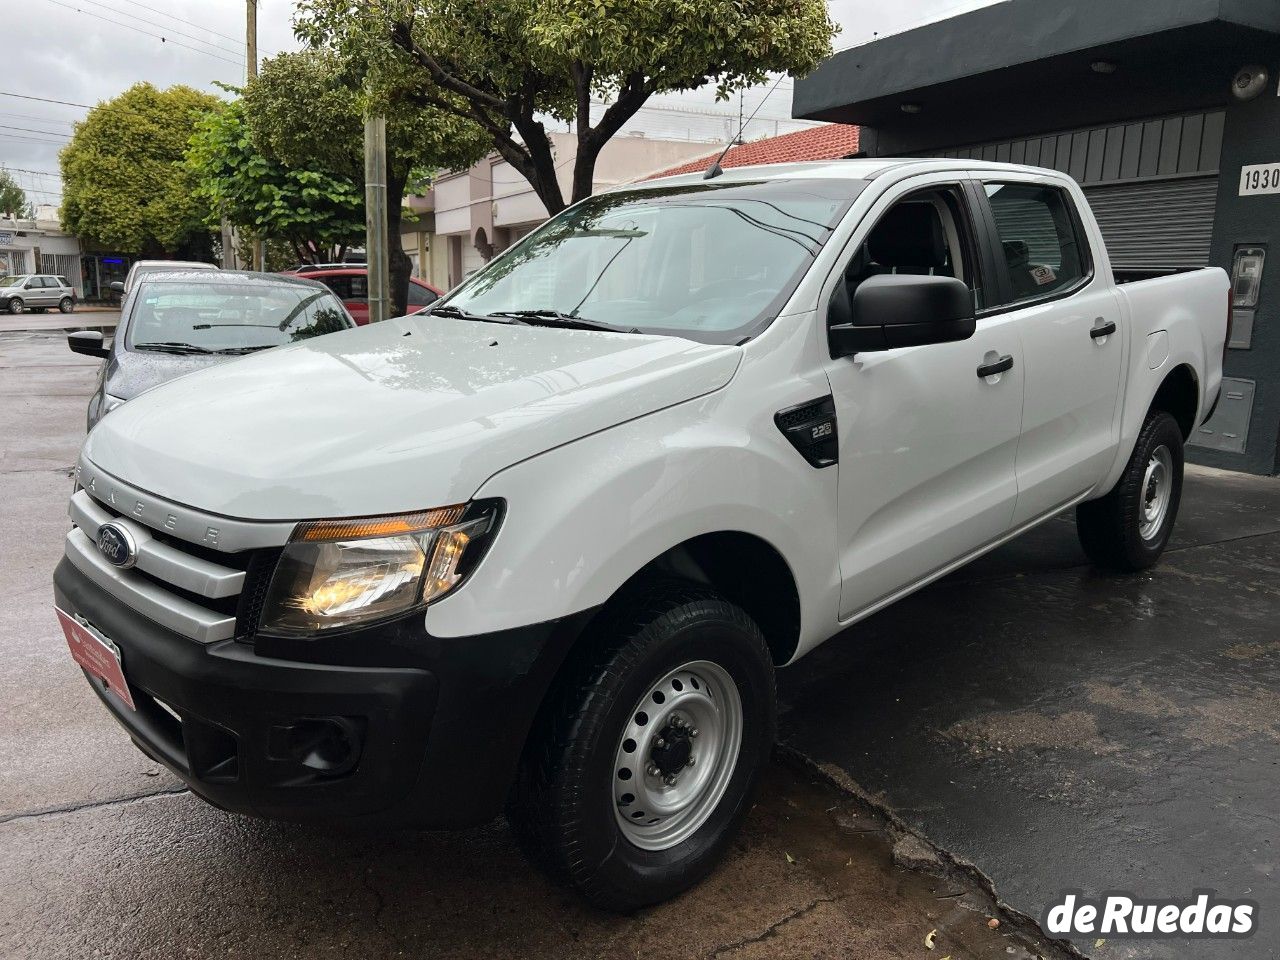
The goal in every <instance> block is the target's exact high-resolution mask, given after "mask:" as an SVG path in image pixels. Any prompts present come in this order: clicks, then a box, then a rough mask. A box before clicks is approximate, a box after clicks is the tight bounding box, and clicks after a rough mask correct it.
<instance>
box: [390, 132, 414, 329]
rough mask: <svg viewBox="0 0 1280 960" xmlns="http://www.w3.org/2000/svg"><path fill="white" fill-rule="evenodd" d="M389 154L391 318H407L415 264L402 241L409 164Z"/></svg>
mask: <svg viewBox="0 0 1280 960" xmlns="http://www.w3.org/2000/svg"><path fill="white" fill-rule="evenodd" d="M399 167H400V165H399V164H397V163H396V160H395V157H394V156H393V155H392V153H391V151H390V150H388V151H387V277H388V279H389V280H390V282H391V315H392V316H393V317H403V316H404V315H405V314H406V313H408V312H409V277H410V275H411V274H412V273H413V261H412V260H410V259H409V255H408V254H407V253H405V252H404V243H403V241H401V239H400V209H401V207H402V206H403V204H404V188H405V184H406V183H407V182H408V180H409V165H408V164H404V165H403V169H399Z"/></svg>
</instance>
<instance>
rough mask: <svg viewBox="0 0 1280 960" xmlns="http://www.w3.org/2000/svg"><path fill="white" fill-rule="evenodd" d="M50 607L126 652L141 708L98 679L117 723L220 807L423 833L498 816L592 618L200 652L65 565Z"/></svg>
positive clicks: (403, 623)
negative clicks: (531, 734)
mask: <svg viewBox="0 0 1280 960" xmlns="http://www.w3.org/2000/svg"><path fill="white" fill-rule="evenodd" d="M54 597H55V601H56V603H57V605H58V606H59V607H61V608H62V609H63V610H66V611H67V612H68V613H72V614H75V615H78V616H80V617H82V618H83V619H84V620H86V621H88V622H89V623H90V624H92V625H93V626H94V627H96V628H97V629H98V630H99V631H100V632H101V633H102V634H104V635H105V636H107V637H109V638H110V639H111V640H112V641H113V642H114V643H116V645H117V646H118V647H119V648H120V652H121V661H122V666H123V669H124V674H125V678H126V680H127V681H128V683H129V687H130V691H131V692H132V694H133V698H134V701H135V703H136V704H137V708H138V709H137V710H136V712H135V711H131V710H129V709H128V707H127V706H125V705H124V703H123V702H122V701H120V700H119V699H118V698H117V697H116V695H115V694H114V693H112V692H110V691H107V690H104V689H103V688H102V685H101V684H100V683H98V682H97V681H96V680H93V679H92V678H88V679H89V681H90V684H91V686H92V687H93V689H94V691H95V692H96V693H97V695H98V697H99V698H100V699H101V700H102V702H103V703H104V704H105V705H106V707H107V709H108V710H110V711H111V713H112V715H113V716H114V717H115V718H116V720H117V721H119V722H120V724H121V725H122V726H123V727H124V728H125V729H126V730H127V731H128V733H129V735H130V737H131V738H132V739H133V741H134V743H135V744H137V746H138V747H139V748H140V749H141V750H142V751H143V752H144V753H146V754H147V755H148V756H150V757H151V758H153V759H154V760H156V761H158V762H160V763H162V764H164V765H165V766H166V767H168V768H169V769H170V770H172V771H173V772H174V773H176V774H177V775H178V776H179V777H180V778H181V779H182V780H183V781H184V782H186V783H187V784H188V786H190V787H191V789H192V790H193V791H194V792H195V793H197V794H199V795H200V796H202V797H204V798H205V799H206V800H208V801H209V802H211V803H213V804H215V805H217V806H219V807H223V808H225V809H228V810H232V811H236V812H240V813H246V814H252V815H256V816H262V817H271V818H277V819H287V820H326V819H333V818H343V819H352V818H353V819H376V820H377V821H378V823H380V824H382V823H388V822H392V823H408V824H415V825H421V826H466V825H471V824H476V823H483V822H485V821H487V820H489V819H492V818H493V817H494V816H495V815H496V814H498V813H499V812H501V809H502V805H503V803H504V801H505V799H506V795H507V792H508V790H509V789H510V786H511V783H512V780H513V778H514V775H515V770H516V766H517V764H518V762H519V757H520V753H521V751H522V750H523V747H524V742H525V739H526V737H527V734H528V731H529V729H530V727H531V725H532V723H533V721H534V717H535V716H536V713H537V710H538V707H539V706H540V704H541V702H542V699H543V697H544V695H545V693H546V691H547V688H548V687H549V686H550V684H551V681H552V678H553V677H554V676H555V673H556V671H557V670H558V669H559V667H560V664H561V663H562V662H563V660H564V657H565V655H566V654H567V652H568V650H569V648H570V646H572V643H573V641H574V640H575V639H576V637H577V636H578V634H579V633H580V632H581V629H582V627H583V626H584V625H585V623H586V621H587V619H589V615H588V614H583V615H579V616H576V617H572V618H568V619H566V620H562V621H555V622H553V623H546V624H539V625H536V626H532V627H527V628H523V629H519V630H511V631H504V632H503V633H500V634H490V635H485V636H475V637H459V638H449V639H441V638H437V637H432V636H431V635H429V634H428V633H427V632H426V628H425V625H424V622H423V621H424V618H423V616H422V615H421V613H418V614H416V615H413V616H409V617H405V618H402V619H399V620H395V621H392V622H389V623H386V624H381V625H377V626H374V627H370V628H366V629H364V630H360V631H355V632H352V633H348V634H345V635H343V636H340V637H328V638H324V639H323V640H322V641H320V640H317V641H297V640H295V641H289V642H284V641H272V640H268V639H266V638H262V639H259V641H258V643H257V644H256V645H255V644H250V643H244V642H239V641H235V640H225V641H221V642H217V643H211V644H200V643H196V642H194V641H192V640H190V639H188V638H186V637H183V636H180V635H179V634H176V633H173V632H171V631H169V630H167V629H165V628H164V627H161V626H159V625H158V624H156V623H154V622H152V621H151V620H148V619H147V618H145V617H143V616H142V615H141V614H139V613H137V612H135V611H133V610H131V609H129V608H128V607H126V606H124V605H123V604H121V603H120V602H119V601H118V600H116V599H114V598H113V597H112V596H111V595H110V594H109V593H108V592H107V591H105V590H104V589H102V588H101V587H99V586H98V585H97V584H95V583H93V582H92V581H90V580H89V579H88V578H86V577H85V576H84V575H83V574H81V573H80V572H79V571H78V570H77V569H76V568H75V567H74V566H73V565H72V564H71V563H70V562H69V561H67V560H65V559H64V560H63V561H62V562H61V563H60V564H59V566H58V569H57V571H56V573H55V574H54ZM272 645H274V646H272ZM86 676H88V675H86ZM317 724H319V727H317ZM334 728H338V729H341V731H343V735H342V737H341V738H339V743H340V745H342V744H345V745H346V746H347V747H349V748H351V754H350V756H349V757H347V760H348V761H349V762H345V763H338V764H337V765H336V766H334V767H333V768H332V769H329V770H327V771H325V770H317V767H316V762H315V757H316V752H315V751H311V753H310V754H307V752H306V750H305V749H303V747H304V746H305V743H306V742H307V741H308V738H309V737H311V735H312V733H313V732H314V731H315V730H316V729H322V730H332V729H334ZM332 746H333V745H332V744H330V745H329V755H331V754H332V752H333V750H332ZM320 753H322V754H323V753H325V750H324V749H321V751H320ZM339 759H340V760H341V759H342V758H339Z"/></svg>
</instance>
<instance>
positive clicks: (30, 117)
mask: <svg viewBox="0 0 1280 960" xmlns="http://www.w3.org/2000/svg"><path fill="white" fill-rule="evenodd" d="M0 117H8V118H9V119H10V120H34V121H35V122H36V123H46V124H48V123H61V124H65V125H66V126H68V127H70V126H73V125H74V123H75V121H73V120H59V119H57V118H56V117H49V118H45V117H40V116H36V115H34V114H30V113H0ZM49 132H50V133H52V132H53V131H52V130H51V131H49Z"/></svg>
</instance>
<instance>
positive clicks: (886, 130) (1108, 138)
mask: <svg viewBox="0 0 1280 960" xmlns="http://www.w3.org/2000/svg"><path fill="white" fill-rule="evenodd" d="M793 112H794V114H795V115H796V116H797V117H802V118H804V119H810V120H830V121H836V122H841V123H857V124H860V125H861V126H862V127H863V132H862V141H861V143H862V149H863V151H864V152H865V153H866V154H867V155H869V156H949V157H972V158H978V159H984V160H999V161H1009V162H1013V163H1028V164H1033V165H1037V166H1045V167H1052V168H1054V169H1057V170H1062V171H1064V172H1066V173H1069V174H1070V175H1071V176H1073V177H1074V178H1075V179H1076V180H1078V181H1079V182H1080V184H1081V185H1082V186H1083V187H1084V189H1085V192H1086V194H1087V195H1088V197H1089V200H1090V204H1091V206H1092V207H1093V209H1094V212H1095V213H1096V215H1097V217H1098V220H1099V224H1100V226H1101V228H1102V231H1103V234H1104V236H1105V237H1106V239H1107V245H1108V248H1109V251H1110V253H1111V257H1112V261H1113V264H1114V266H1115V268H1116V270H1117V273H1118V275H1120V277H1121V278H1122V279H1125V278H1135V279H1136V278H1140V277H1145V276H1154V275H1159V274H1162V273H1169V272H1173V271H1179V270H1188V269H1195V268H1198V267H1203V266H1208V265H1213V266H1220V267H1222V268H1223V269H1225V270H1227V271H1228V273H1231V274H1232V275H1233V278H1234V291H1233V296H1234V301H1235V305H1234V314H1235V326H1234V328H1233V329H1234V332H1233V336H1232V340H1231V344H1230V347H1229V349H1228V354H1227V363H1226V377H1227V379H1226V381H1225V383H1224V387H1223V396H1222V400H1221V401H1220V403H1219V405H1218V410H1217V412H1216V413H1215V414H1214V417H1213V418H1212V420H1211V421H1210V422H1209V423H1208V424H1206V425H1205V427H1204V428H1202V429H1201V430H1200V431H1198V433H1197V434H1196V435H1195V436H1194V437H1193V438H1192V441H1191V446H1190V447H1189V449H1188V456H1189V458H1190V459H1192V460H1195V461H1198V462H1201V463H1207V464H1211V465H1214V466H1221V467H1226V468H1229V469H1236V470H1248V471H1250V472H1253V473H1266V474H1275V473H1280V0H1179V2H1168V3H1146V2H1141V3H1139V2H1123V0H1122V2H1116V0H1068V2H1067V3H1054V2H1050V0H1007V2H1004V3H999V4H995V5H993V6H990V7H984V8H982V9H979V10H975V11H972V12H970V13H966V14H963V15H961V16H957V17H952V18H950V19H946V20H941V21H938V22H936V23H932V24H929V25H927V26H924V27H920V28H918V29H915V30H911V31H908V32H905V33H901V34H897V35H894V36H890V37H885V38H884V39H881V40H877V41H875V42H873V43H869V44H865V45H863V46H859V47H854V48H851V49H849V50H845V51H842V52H840V53H838V54H836V55H835V56H833V57H832V58H830V59H829V60H827V61H826V62H825V63H823V64H822V65H821V66H820V67H819V68H818V69H817V70H816V71H814V72H813V73H812V74H811V75H810V76H808V77H806V78H804V79H802V80H799V81H797V82H796V85H795V99H794V106H793Z"/></svg>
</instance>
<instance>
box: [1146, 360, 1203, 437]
mask: <svg viewBox="0 0 1280 960" xmlns="http://www.w3.org/2000/svg"><path fill="white" fill-rule="evenodd" d="M1153 410H1163V411H1164V412H1165V413H1167V414H1169V415H1170V416H1171V417H1173V419H1174V420H1176V421H1177V422H1178V427H1179V428H1180V429H1181V430H1182V439H1183V440H1184V441H1185V440H1189V439H1191V433H1192V431H1194V430H1195V428H1196V424H1197V423H1198V422H1199V415H1200V380H1199V378H1198V377H1197V376H1196V372H1195V370H1193V369H1192V368H1191V365H1190V364H1187V363H1182V364H1179V365H1178V366H1176V367H1174V368H1173V369H1172V370H1170V371H1169V372H1168V373H1167V374H1166V375H1165V378H1164V380H1162V381H1161V382H1160V386H1159V387H1158V388H1157V389H1156V392H1155V396H1154V397H1152V398H1151V403H1150V404H1149V405H1148V407H1147V413H1148V414H1150V413H1151V411H1153Z"/></svg>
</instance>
